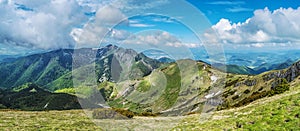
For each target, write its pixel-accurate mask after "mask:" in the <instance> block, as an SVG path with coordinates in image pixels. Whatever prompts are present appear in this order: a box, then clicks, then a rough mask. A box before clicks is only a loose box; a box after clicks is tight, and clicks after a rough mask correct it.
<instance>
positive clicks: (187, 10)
mask: <svg viewBox="0 0 300 131" xmlns="http://www.w3.org/2000/svg"><path fill="white" fill-rule="evenodd" d="M0 16H1V17H0V55H22V54H31V53H36V52H42V51H49V50H56V49H61V48H84V47H99V46H101V45H105V44H110V43H112V44H117V45H120V46H124V47H129V48H136V49H137V50H146V49H148V48H160V49H166V50H167V49H168V50H172V51H174V53H176V52H177V53H178V50H179V49H178V48H180V50H186V49H188V48H197V47H207V48H208V47H210V48H211V49H213V48H215V47H217V45H216V44H219V45H222V46H223V47H222V48H224V50H228V51H230V50H264V51H265V50H270V51H273V50H280V49H285V50H288V49H299V47H300V35H299V34H300V19H299V18H300V0H276V1H271V0H244V1H242V0H241V1H240V0H236V1H228V0H217V1H214V0H157V1H150V0H126V1H123V0H43V1H41V0H0ZM183 48H184V49H183ZM218 48H219V46H218Z"/></svg>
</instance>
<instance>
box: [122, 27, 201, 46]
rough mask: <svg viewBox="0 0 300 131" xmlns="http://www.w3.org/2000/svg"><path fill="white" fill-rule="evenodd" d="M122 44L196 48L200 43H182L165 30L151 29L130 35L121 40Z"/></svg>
mask: <svg viewBox="0 0 300 131" xmlns="http://www.w3.org/2000/svg"><path fill="white" fill-rule="evenodd" d="M121 43H122V44H133V45H140V46H149V45H150V46H155V47H164V46H166V47H174V48H179V47H187V48H196V47H199V46H201V45H199V44H196V43H183V42H181V41H180V40H179V39H178V38H177V37H175V36H173V35H171V34H170V33H168V32H165V31H151V32H148V33H142V34H138V35H132V36H131V37H128V39H126V40H124V41H121Z"/></svg>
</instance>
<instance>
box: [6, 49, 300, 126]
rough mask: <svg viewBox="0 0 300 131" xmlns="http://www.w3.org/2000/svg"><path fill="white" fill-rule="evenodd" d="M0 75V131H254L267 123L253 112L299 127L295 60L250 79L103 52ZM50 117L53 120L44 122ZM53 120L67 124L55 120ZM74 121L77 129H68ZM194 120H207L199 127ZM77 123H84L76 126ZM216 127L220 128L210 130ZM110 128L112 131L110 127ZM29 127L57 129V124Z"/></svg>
mask: <svg viewBox="0 0 300 131" xmlns="http://www.w3.org/2000/svg"><path fill="white" fill-rule="evenodd" d="M72 56H73V57H72ZM74 56H77V57H75V58H74ZM74 60H75V61H76V62H75V64H74ZM72 63H73V64H72ZM0 69H2V70H4V69H10V70H6V72H3V74H2V76H1V79H2V80H3V81H1V82H0V84H1V86H3V88H1V90H0V108H1V109H2V110H1V111H0V112H2V114H4V115H3V117H1V118H4V119H3V122H4V123H3V124H4V125H3V127H7V128H11V127H9V126H11V125H10V124H12V123H14V124H16V121H18V120H15V119H10V118H16V116H19V115H22V114H23V115H25V116H28V117H30V118H31V117H32V118H34V119H40V118H39V117H41V118H43V119H44V121H53V124H54V123H55V121H56V122H57V119H62V120H63V122H62V123H63V124H67V123H68V121H69V120H68V117H70V123H73V124H75V125H72V126H71V125H68V124H67V127H66V129H67V130H68V129H70V130H71V129H77V128H80V127H81V126H84V127H86V128H87V129H98V130H101V129H104V130H105V129H111V128H116V130H121V129H137V130H140V129H143V128H147V129H161V130H166V129H170V128H174V129H184V130H185V129H190V130H199V129H201V130H205V128H209V127H210V126H213V127H214V128H215V129H216V130H218V129H220V128H221V127H222V128H223V127H224V128H225V129H238V128H249V129H250V128H251V129H252V128H253V129H255V127H256V126H255V124H264V123H265V120H264V121H257V120H254V119H255V117H254V116H257V115H258V114H256V113H259V112H261V114H260V115H262V116H261V117H267V118H268V120H270V121H271V120H272V119H273V117H274V118H276V119H277V117H279V118H280V119H287V120H286V121H292V123H291V125H297V124H298V123H297V122H299V121H298V117H297V116H296V115H297V114H295V113H296V111H297V109H298V106H297V105H298V104H299V102H300V101H299V97H298V96H299V84H300V82H299V78H300V61H298V62H295V63H293V64H291V65H290V66H289V67H288V68H285V69H282V70H272V71H267V72H264V73H261V74H258V75H249V74H248V73H249V71H250V70H247V69H246V70H245V68H243V67H241V66H237V65H235V66H232V65H217V67H213V66H212V65H210V64H208V63H206V62H203V61H195V60H191V59H182V60H177V61H176V62H172V61H168V62H162V61H159V60H156V59H151V58H149V57H147V56H146V55H144V54H142V53H137V52H135V51H134V50H131V49H125V48H122V47H117V46H114V45H108V46H106V47H104V48H100V49H97V50H93V49H78V50H58V51H52V52H48V53H42V54H35V55H31V56H27V57H22V58H18V59H16V60H14V61H13V62H5V63H1V64H0ZM237 72H245V73H237ZM246 72H248V73H246ZM287 99H288V100H292V99H293V101H292V102H287V101H288V100H287ZM266 101H268V102H266ZM278 103H279V104H278ZM255 104H256V106H253V105H255ZM293 105H295V106H293ZM254 107H255V108H254ZM263 108H266V109H268V112H272V111H274V110H276V109H277V108H278V109H280V110H278V112H274V113H275V115H271V116H265V115H268V113H265V112H264V111H265V110H263ZM286 108H289V111H288V112H285V109H286ZM249 110H253V111H249ZM279 111H280V112H279ZM5 112H10V113H9V114H10V115H8V114H5ZM34 113H36V114H34ZM48 113H49V116H52V117H51V118H48V117H46V116H47V114H48ZM56 113H58V114H64V116H65V118H60V117H58V118H55V117H54V116H55V115H56ZM274 113H271V114H274ZM278 113H279V115H278ZM282 113H283V114H282ZM76 114H80V116H76ZM84 114H87V116H84V117H83V115H84ZM243 114H247V115H248V114H251V116H253V117H250V118H248V117H246V116H247V115H243ZM11 115H16V116H11ZM293 115H294V117H293ZM38 116H39V117H38ZM237 116H239V119H236V117H237ZM286 116H290V117H286ZM73 117H74V119H76V120H75V123H74V122H71V121H72V120H71V119H73ZM75 117H76V118H75ZM77 117H81V118H80V119H79V118H78V119H77ZM283 117H284V118H283ZM279 118H278V119H279ZM200 119H201V121H202V119H203V120H206V121H205V122H204V123H201V122H199V120H200ZM76 121H82V122H79V123H77V124H78V125H77V124H76ZM228 121H231V122H228ZM27 122H29V123H28V124H25V125H31V124H30V122H32V121H31V120H30V121H27ZM41 122H42V121H41ZM216 122H217V124H219V125H220V126H214V124H216ZM81 123H82V125H81ZM116 123H117V124H118V127H114V124H116ZM164 123H168V124H164ZM249 123H250V124H249ZM275 123H276V122H275ZM277 123H279V124H282V123H280V121H277ZM283 123H284V122H283ZM50 124H51V123H50ZM222 124H224V126H222ZM251 124H252V125H251ZM225 125H226V126H225ZM35 126H38V127H39V128H41V129H47V130H48V129H49V130H55V127H57V126H58V125H51V128H50V127H47V125H46V124H45V123H38V124H35ZM35 126H29V127H28V129H30V128H34V127H35ZM258 126H260V125H258ZM282 126H283V128H286V127H284V125H282ZM17 127H22V125H19V126H17ZM23 128H27V127H23ZM266 129H272V126H270V127H266ZM295 129H298V128H297V126H296V127H295Z"/></svg>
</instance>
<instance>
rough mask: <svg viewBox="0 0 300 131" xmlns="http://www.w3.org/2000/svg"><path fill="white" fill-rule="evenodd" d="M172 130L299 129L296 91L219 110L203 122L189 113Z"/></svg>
mask: <svg viewBox="0 0 300 131" xmlns="http://www.w3.org/2000/svg"><path fill="white" fill-rule="evenodd" d="M174 130H278V131H284V130H300V91H289V92H287V93H284V94H281V95H276V96H273V97H267V98H263V99H260V100H258V101H255V102H253V103H251V104H249V105H247V106H244V107H240V108H234V109H229V110H224V111H219V112H216V113H215V114H214V115H213V116H212V117H211V118H210V120H208V121H206V122H203V123H201V122H200V120H199V117H197V116H189V117H188V118H186V119H184V120H183V121H182V122H181V124H180V125H179V126H177V127H176V128H174Z"/></svg>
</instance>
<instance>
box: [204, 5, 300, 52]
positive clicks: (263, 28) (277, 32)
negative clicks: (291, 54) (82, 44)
mask: <svg viewBox="0 0 300 131" xmlns="http://www.w3.org/2000/svg"><path fill="white" fill-rule="evenodd" d="M299 18H300V7H299V8H297V9H292V8H287V9H285V8H280V9H277V10H274V11H270V10H269V9H268V8H265V9H260V10H255V11H254V16H253V17H251V18H249V19H247V20H246V21H245V22H243V23H231V22H230V21H229V20H228V19H221V20H220V21H219V22H218V23H217V24H215V25H213V26H212V30H210V31H207V32H206V33H204V39H205V41H206V42H211V43H215V42H222V43H233V44H253V43H254V44H255V45H252V46H253V47H262V44H266V43H287V42H292V43H297V42H299V41H300V35H299V34H300V21H299ZM214 33H216V34H217V36H218V37H216V35H215V34H214ZM256 43H260V44H256Z"/></svg>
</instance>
